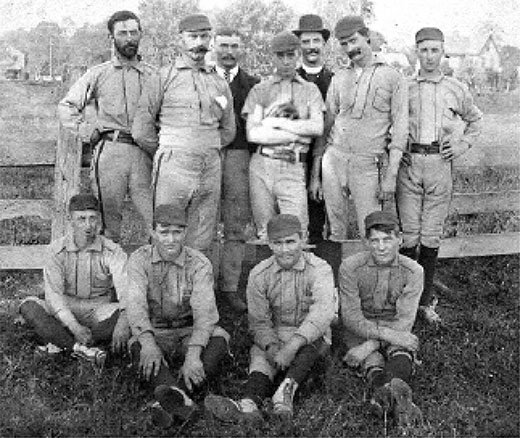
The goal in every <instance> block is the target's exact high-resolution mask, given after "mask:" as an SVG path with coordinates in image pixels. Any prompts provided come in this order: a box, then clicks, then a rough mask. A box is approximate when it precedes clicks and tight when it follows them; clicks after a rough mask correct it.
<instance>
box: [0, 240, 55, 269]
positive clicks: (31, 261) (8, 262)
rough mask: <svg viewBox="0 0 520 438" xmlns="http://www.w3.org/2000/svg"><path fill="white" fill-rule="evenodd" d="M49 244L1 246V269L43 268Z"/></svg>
mask: <svg viewBox="0 0 520 438" xmlns="http://www.w3.org/2000/svg"><path fill="white" fill-rule="evenodd" d="M46 259H47V245H25V246H0V270H2V269H43V266H44V264H45V260H46Z"/></svg>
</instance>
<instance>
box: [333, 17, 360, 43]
mask: <svg viewBox="0 0 520 438" xmlns="http://www.w3.org/2000/svg"><path fill="white" fill-rule="evenodd" d="M366 28H367V26H366V25H365V22H364V21H363V18H361V17H358V16H357V15H349V16H347V17H343V18H341V19H340V20H339V21H338V22H337V23H336V26H335V27H334V36H335V37H336V38H337V39H340V38H348V37H349V36H351V35H353V34H355V33H356V32H359V31H360V30H362V29H366Z"/></svg>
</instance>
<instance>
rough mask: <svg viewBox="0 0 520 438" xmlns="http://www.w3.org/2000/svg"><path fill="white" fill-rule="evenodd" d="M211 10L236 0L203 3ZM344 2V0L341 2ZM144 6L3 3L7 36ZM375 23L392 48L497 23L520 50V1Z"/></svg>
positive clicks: (127, 2) (301, 2) (408, 2)
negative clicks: (418, 35)
mask: <svg viewBox="0 0 520 438" xmlns="http://www.w3.org/2000/svg"><path fill="white" fill-rule="evenodd" d="M199 1H200V6H201V8H202V9H205V10H211V9H212V8H221V7H223V6H225V5H226V4H229V3H230V1H231V0H199ZM284 1H285V2H286V3H287V4H289V5H291V6H292V7H293V9H294V10H295V11H296V12H297V13H299V14H304V13H311V12H314V11H313V8H312V4H313V1H312V0H284ZM337 1H341V0H337ZM139 2H140V0H109V1H107V0H0V23H2V24H1V26H0V35H1V33H2V32H5V31H9V30H13V29H17V28H20V27H22V28H31V27H34V26H36V25H37V24H38V23H39V22H40V21H44V20H46V21H57V22H58V23H60V24H62V23H63V20H64V18H65V17H70V18H72V20H73V21H74V22H75V24H76V25H78V26H81V25H82V24H83V23H85V22H89V23H96V22H99V21H104V20H106V17H108V16H110V14H111V13H112V12H114V11H116V10H119V9H130V10H133V11H136V12H137V10H138V4H139ZM373 3H374V10H375V20H374V21H373V22H372V23H371V28H373V29H374V30H377V31H379V32H381V33H382V34H383V35H384V36H385V37H386V39H387V40H388V42H389V43H390V45H392V46H397V47H399V46H403V45H410V44H412V43H413V35H414V34H415V32H416V31H417V30H418V29H419V28H420V27H423V26H436V27H440V28H441V29H443V30H444V32H445V33H447V34H449V33H452V32H453V31H455V30H457V31H458V32H460V33H461V34H462V35H467V36H469V35H472V34H473V33H474V31H475V29H477V28H478V27H479V25H480V24H481V23H482V22H484V21H486V20H491V21H493V22H495V23H496V24H497V25H498V26H499V27H500V28H501V29H503V30H504V34H503V40H504V42H505V43H508V44H512V45H516V46H519V47H520V31H519V29H520V1H518V0H373Z"/></svg>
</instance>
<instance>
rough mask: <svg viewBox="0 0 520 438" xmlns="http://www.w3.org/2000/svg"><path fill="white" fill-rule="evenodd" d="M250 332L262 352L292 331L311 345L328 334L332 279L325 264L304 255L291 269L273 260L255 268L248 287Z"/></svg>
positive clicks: (315, 258)
mask: <svg viewBox="0 0 520 438" xmlns="http://www.w3.org/2000/svg"><path fill="white" fill-rule="evenodd" d="M247 308H248V313H249V330H250V331H251V333H252V334H253V336H254V342H255V344H256V345H257V346H258V347H260V348H261V349H265V348H266V347H267V346H268V345H269V344H272V343H277V342H279V341H280V339H279V332H280V331H292V332H294V333H295V334H298V335H300V336H303V337H304V338H305V339H306V340H307V343H308V344H310V343H312V342H314V341H316V340H317V339H319V338H321V337H323V336H324V335H326V334H327V332H328V331H329V329H330V324H331V322H332V319H333V318H334V311H335V308H334V278H333V275H332V269H331V267H330V266H329V265H328V263H327V262H325V261H324V260H322V259H320V258H319V257H316V256H315V255H314V254H311V253H307V252H304V253H302V256H301V258H300V260H298V262H297V263H296V264H295V265H294V266H293V267H292V268H291V269H283V268H282V267H281V266H280V265H279V264H278V263H277V262H276V259H275V257H274V256H271V257H269V258H268V259H267V260H264V261H262V262H260V263H259V264H258V265H256V266H255V267H254V268H253V270H252V271H251V273H250V275H249V281H248V284H247Z"/></svg>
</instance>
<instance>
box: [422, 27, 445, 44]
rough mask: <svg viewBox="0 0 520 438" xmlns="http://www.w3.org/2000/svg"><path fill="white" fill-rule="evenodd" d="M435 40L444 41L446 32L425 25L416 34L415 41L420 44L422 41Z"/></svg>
mask: <svg viewBox="0 0 520 438" xmlns="http://www.w3.org/2000/svg"><path fill="white" fill-rule="evenodd" d="M426 40H434V41H443V42H444V34H443V33H442V31H441V30H440V29H437V28H436V27H423V28H422V29H420V30H419V31H418V32H417V33H416V34H415V43H416V44H419V43H420V42H421V41H426Z"/></svg>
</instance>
